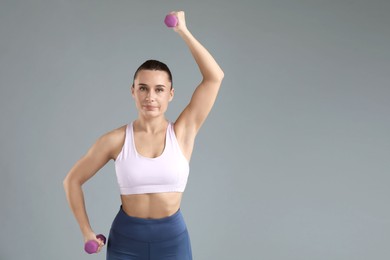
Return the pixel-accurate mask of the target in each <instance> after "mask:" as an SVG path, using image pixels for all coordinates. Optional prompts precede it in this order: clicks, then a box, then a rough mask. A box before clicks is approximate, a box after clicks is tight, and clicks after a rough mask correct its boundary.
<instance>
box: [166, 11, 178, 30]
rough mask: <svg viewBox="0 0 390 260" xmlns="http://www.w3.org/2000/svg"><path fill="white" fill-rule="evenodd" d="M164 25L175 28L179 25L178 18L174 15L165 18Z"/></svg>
mask: <svg viewBox="0 0 390 260" xmlns="http://www.w3.org/2000/svg"><path fill="white" fill-rule="evenodd" d="M164 23H165V25H166V26H168V27H175V26H176V25H177V17H176V16H175V15H174V14H168V15H167V16H165V19H164Z"/></svg>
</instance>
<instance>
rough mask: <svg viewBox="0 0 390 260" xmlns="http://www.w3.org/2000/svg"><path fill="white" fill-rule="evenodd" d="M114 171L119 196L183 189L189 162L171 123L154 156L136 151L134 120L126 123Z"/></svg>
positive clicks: (179, 190) (180, 190)
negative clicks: (123, 139)
mask: <svg viewBox="0 0 390 260" xmlns="http://www.w3.org/2000/svg"><path fill="white" fill-rule="evenodd" d="M115 171H116V177H117V181H118V185H119V189H120V193H121V194H122V195H126V194H143V193H160V192H183V191H184V189H185V187H186V184H187V179H188V175H189V163H188V161H187V158H186V157H185V156H184V155H183V153H182V151H181V149H180V147H179V144H178V142H177V139H176V135H175V132H174V128H173V123H172V122H170V123H169V124H168V127H167V131H166V137H165V147H164V151H163V152H162V154H161V155H160V156H158V157H156V158H149V157H144V156H142V155H140V154H138V152H137V150H136V147H135V143H134V131H133V122H131V123H129V124H127V127H126V136H125V142H124V144H123V147H122V150H121V151H120V153H119V154H118V156H117V158H116V160H115Z"/></svg>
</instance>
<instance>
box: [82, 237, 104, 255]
mask: <svg viewBox="0 0 390 260" xmlns="http://www.w3.org/2000/svg"><path fill="white" fill-rule="evenodd" d="M96 238H97V239H100V240H102V241H103V243H104V244H106V237H105V236H103V235H102V234H99V235H97V236H96ZM98 248H99V243H98V242H97V241H95V240H89V241H87V242H86V243H85V245H84V250H85V252H87V253H88V254H93V253H96V251H97V250H98Z"/></svg>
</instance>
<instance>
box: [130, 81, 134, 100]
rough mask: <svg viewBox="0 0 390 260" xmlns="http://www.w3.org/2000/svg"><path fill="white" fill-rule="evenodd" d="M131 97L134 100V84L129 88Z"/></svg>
mask: <svg viewBox="0 0 390 260" xmlns="http://www.w3.org/2000/svg"><path fill="white" fill-rule="evenodd" d="M130 91H131V96H132V97H133V98H134V83H133V84H132V85H131V87H130Z"/></svg>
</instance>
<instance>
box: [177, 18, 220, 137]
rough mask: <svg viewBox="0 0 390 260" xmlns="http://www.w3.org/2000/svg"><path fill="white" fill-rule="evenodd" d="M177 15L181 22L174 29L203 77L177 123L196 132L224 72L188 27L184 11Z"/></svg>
mask: <svg viewBox="0 0 390 260" xmlns="http://www.w3.org/2000/svg"><path fill="white" fill-rule="evenodd" d="M176 16H177V17H178V21H179V22H178V25H177V26H176V27H175V28H174V30H175V31H176V32H177V33H178V34H179V35H180V36H181V38H182V39H183V40H184V41H185V43H186V44H187V46H188V48H189V49H190V51H191V54H192V56H193V57H194V59H195V62H196V63H197V65H198V67H199V70H200V73H201V74H202V77H203V78H202V81H201V83H200V84H199V85H198V86H197V88H196V89H195V91H194V93H193V95H192V98H191V101H190V103H189V104H188V106H187V107H186V108H185V109H184V110H183V112H182V113H181V114H180V116H179V118H178V120H177V123H178V124H183V125H184V127H185V128H186V130H187V131H190V132H192V133H194V134H196V133H197V132H198V130H199V128H200V127H201V125H202V124H203V122H204V120H205V119H206V117H207V116H208V114H209V112H210V111H211V108H212V107H213V105H214V102H215V99H216V97H217V94H218V91H219V88H220V86H221V83H222V80H223V78H224V73H223V71H222V69H221V68H220V66H219V65H218V63H217V62H216V61H215V59H214V58H213V56H212V55H211V54H210V53H209V52H208V51H207V49H206V48H205V47H204V46H203V45H202V44H201V43H200V42H199V41H198V40H197V39H196V38H195V37H194V36H193V35H192V34H191V32H190V31H189V30H188V29H187V26H186V24H185V18H184V12H182V11H181V12H177V13H176Z"/></svg>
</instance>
